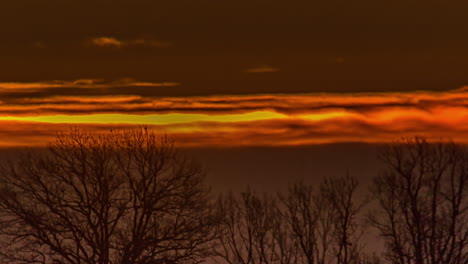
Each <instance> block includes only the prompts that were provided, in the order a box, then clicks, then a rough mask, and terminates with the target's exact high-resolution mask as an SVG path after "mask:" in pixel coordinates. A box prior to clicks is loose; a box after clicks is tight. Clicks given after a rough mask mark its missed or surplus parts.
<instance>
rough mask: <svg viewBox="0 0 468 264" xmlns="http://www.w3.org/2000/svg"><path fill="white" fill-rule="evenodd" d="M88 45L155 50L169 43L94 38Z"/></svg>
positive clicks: (147, 40)
mask: <svg viewBox="0 0 468 264" xmlns="http://www.w3.org/2000/svg"><path fill="white" fill-rule="evenodd" d="M89 43H90V44H91V45H93V46H98V47H113V48H122V47H125V46H148V47H156V48H165V47H169V46H170V45H171V43H170V42H167V41H160V40H151V39H143V38H138V39H130V40H119V39H117V38H114V37H96V38H92V39H90V40H89Z"/></svg>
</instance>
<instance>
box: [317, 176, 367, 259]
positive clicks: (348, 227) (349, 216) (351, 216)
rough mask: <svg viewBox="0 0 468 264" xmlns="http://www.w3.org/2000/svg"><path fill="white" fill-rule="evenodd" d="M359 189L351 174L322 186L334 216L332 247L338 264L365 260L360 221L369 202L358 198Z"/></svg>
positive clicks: (325, 182) (322, 191) (323, 193)
mask: <svg viewBox="0 0 468 264" xmlns="http://www.w3.org/2000/svg"><path fill="white" fill-rule="evenodd" d="M358 186H359V183H358V181H357V180H356V179H355V178H353V177H351V176H350V175H349V174H346V176H344V177H336V178H328V179H325V180H324V181H323V183H322V186H321V195H322V196H323V197H324V198H325V201H327V203H326V204H328V206H330V207H331V208H332V212H333V230H334V234H333V235H334V243H333V247H334V251H335V252H334V253H335V256H336V260H337V261H336V262H337V264H354V263H358V262H359V260H360V259H361V256H362V249H361V246H362V245H361V244H360V238H361V235H362V232H363V229H362V228H361V226H360V223H359V221H358V219H357V217H358V216H359V213H360V212H361V211H362V208H363V207H364V205H365V204H366V200H365V198H362V197H356V192H357V188H358Z"/></svg>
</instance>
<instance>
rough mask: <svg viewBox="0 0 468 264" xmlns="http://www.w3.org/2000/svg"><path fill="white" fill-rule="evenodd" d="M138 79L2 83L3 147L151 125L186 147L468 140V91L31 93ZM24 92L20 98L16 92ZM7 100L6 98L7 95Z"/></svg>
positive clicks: (98, 86) (129, 83) (0, 117)
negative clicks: (75, 129)
mask: <svg viewBox="0 0 468 264" xmlns="http://www.w3.org/2000/svg"><path fill="white" fill-rule="evenodd" d="M121 82H124V84H125V85H126V86H127V87H131V86H132V85H135V86H141V85H144V86H146V87H160V86H165V87H170V86H174V85H177V84H176V83H163V84H160V83H142V82H136V81H132V80H123V81H118V82H103V81H99V80H76V81H68V82H65V81H54V82H43V83H0V95H1V94H2V93H6V92H8V94H9V97H7V98H6V97H5V98H6V99H4V100H0V135H1V137H0V146H3V147H5V146H42V145H45V144H46V142H47V141H48V140H50V139H51V137H53V136H54V135H55V133H56V132H57V131H59V130H61V129H64V128H65V129H66V128H67V127H70V125H73V126H82V127H85V128H87V129H89V130H92V131H96V132H105V131H107V130H109V129H110V128H125V127H129V126H135V125H150V126H153V127H154V128H155V129H156V130H158V131H161V132H164V133H167V134H169V135H172V136H174V137H175V138H176V140H177V142H178V143H179V145H183V146H221V147H226V146H227V147H228V146H289V145H310V144H320V143H336V142H369V143H381V142H389V141H392V140H395V139H397V138H399V137H405V136H415V135H419V136H425V137H428V138H431V139H433V140H437V139H448V138H451V139H454V140H455V141H458V142H465V143H467V142H468V137H467V136H466V132H468V122H467V121H468V108H467V104H468V92H466V91H465V89H464V88H461V89H457V90H453V91H448V92H424V91H420V92H406V93H402V92H378V93H340V94H337V93H334V94H331V93H316V94H251V95H219V96H217V95H211V96H199V97H193V96H192V97H151V96H146V97H145V96H141V95H127V96H111V95H96V96H89V95H88V96H80V95H73V96H64V95H55V94H51V95H46V96H42V97H25V96H21V94H22V93H25V92H31V91H38V90H41V89H50V88H51V87H53V88H59V89H74V90H77V89H106V88H109V87H114V86H118V85H121V84H122V83H121ZM12 94H18V95H19V96H16V97H15V96H11V95H12ZM0 98H1V97H0Z"/></svg>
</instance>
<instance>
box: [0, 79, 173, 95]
mask: <svg viewBox="0 0 468 264" xmlns="http://www.w3.org/2000/svg"><path fill="white" fill-rule="evenodd" d="M178 85H179V83H177V82H161V83H155V82H138V81H135V80H133V79H121V80H117V81H113V82H106V81H105V80H102V79H79V80H72V81H65V80H53V81H43V82H29V83H28V82H0V94H1V92H2V90H3V91H8V92H23V91H24V90H39V89H50V88H77V89H80V88H91V89H99V88H115V87H173V86H178Z"/></svg>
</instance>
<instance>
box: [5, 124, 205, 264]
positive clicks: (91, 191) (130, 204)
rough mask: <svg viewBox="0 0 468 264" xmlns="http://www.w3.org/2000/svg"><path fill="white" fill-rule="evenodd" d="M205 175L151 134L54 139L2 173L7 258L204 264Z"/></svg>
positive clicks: (73, 133) (74, 134)
mask: <svg viewBox="0 0 468 264" xmlns="http://www.w3.org/2000/svg"><path fill="white" fill-rule="evenodd" d="M203 178H204V174H203V172H202V170H201V169H200V167H199V166H197V165H196V164H194V163H192V162H190V161H189V160H187V159H185V158H183V156H182V155H181V154H179V153H178V151H177V150H176V149H175V148H174V145H173V142H172V140H171V139H169V138H167V137H158V136H157V135H155V134H154V133H153V132H152V131H151V130H150V129H148V128H145V127H143V128H140V129H136V130H127V131H111V132H110V133H108V134H105V135H99V136H96V135H92V134H88V133H86V132H84V131H81V130H78V129H71V130H70V131H68V132H67V133H62V134H60V135H58V136H57V138H56V140H55V141H54V142H52V143H51V144H50V146H49V148H48V150H47V152H46V153H41V154H38V153H34V152H32V153H29V154H27V155H24V156H23V157H22V158H21V160H20V161H15V162H10V163H8V164H7V165H5V166H3V168H2V170H1V173H0V181H1V182H0V184H1V185H0V188H1V190H0V213H1V219H2V221H3V223H2V226H1V229H0V232H1V234H0V235H2V243H3V245H2V248H1V250H0V251H1V253H2V255H3V257H5V258H7V259H9V261H11V262H13V261H14V262H16V263H44V264H49V263H57V264H58V263H63V264H96V263H98V264H111V263H112V264H156V263H197V262H200V261H201V260H202V258H203V257H204V256H205V254H206V252H207V242H208V241H210V239H211V234H212V223H213V220H212V217H211V212H210V204H209V190H208V188H207V187H206V186H205V185H204V183H203Z"/></svg>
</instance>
